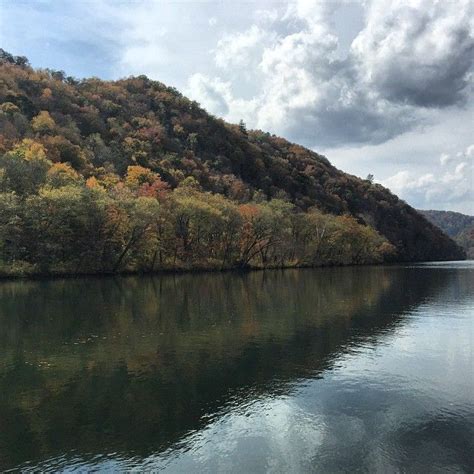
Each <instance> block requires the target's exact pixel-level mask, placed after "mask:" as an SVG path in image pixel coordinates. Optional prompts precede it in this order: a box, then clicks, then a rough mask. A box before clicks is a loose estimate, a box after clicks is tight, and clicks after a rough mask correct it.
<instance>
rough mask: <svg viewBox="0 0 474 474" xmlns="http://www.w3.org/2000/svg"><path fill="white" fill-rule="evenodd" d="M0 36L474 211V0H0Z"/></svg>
mask: <svg viewBox="0 0 474 474" xmlns="http://www.w3.org/2000/svg"><path fill="white" fill-rule="evenodd" d="M0 46H1V47H3V48H4V49H6V50H7V51H9V52H11V53H13V54H19V55H25V56H27V57H28V58H29V59H30V62H31V63H32V64H33V66H35V67H51V68H54V69H61V70H65V71H66V72H67V73H68V74H70V75H74V76H76V77H87V76H99V77H101V78H106V79H115V78H120V77H124V76H129V75H138V74H146V75H148V76H150V77H151V78H153V79H158V80H160V81H162V82H165V83H166V84H168V85H172V86H175V87H177V88H178V89H179V90H181V91H182V92H183V93H185V94H186V95H188V96H189V97H191V98H193V99H195V100H197V101H198V102H200V103H201V104H202V105H203V106H204V107H205V108H206V109H207V110H208V111H209V112H211V113H213V114H214V115H217V116H221V117H223V118H225V119H227V120H229V121H232V122H237V121H239V120H240V119H243V120H244V121H245V122H246V123H247V126H248V127H251V128H260V129H262V130H266V131H270V132H273V133H276V134H278V135H281V136H284V137H285V138H288V139H290V140H291V141H294V142H297V143H301V144H303V145H305V146H307V147H310V148H313V149H314V150H316V151H318V152H320V153H323V154H325V155H326V156H327V157H328V158H329V159H330V160H331V161H332V162H333V163H334V164H335V165H336V166H337V167H339V168H341V169H343V170H344V171H347V172H350V173H352V174H355V175H358V176H362V177H365V176H366V175H367V174H369V173H371V174H374V175H375V179H376V181H378V182H381V183H382V184H384V185H385V186H387V187H389V188H390V189H391V190H392V191H394V192H395V193H397V194H398V195H400V196H401V197H402V198H403V199H405V200H406V201H408V202H409V203H410V204H412V205H413V206H415V207H419V208H422V209H446V210H456V211H461V212H466V213H470V214H473V213H474V208H473V197H474V196H473V162H474V133H473V132H474V127H473V125H474V89H473V78H474V74H473V71H474V68H473V64H474V2H472V1H470V0H453V1H450V0H439V1H437V0H360V1H344V0H334V1H304V0H302V1H294V2H284V1H279V2H274V1H269V0H267V1H249V0H247V1H245V2H239V1H238V0H228V1H227V0H221V1H219V2H210V1H194V2H189V1H178V0H175V1H145V0H144V1H131V0H129V1H123V0H122V1H117V0H93V1H80V0H76V1H59V0H56V1H52V0H51V1H47V0H36V1H33V0H30V1H24V0H23V1H22V0H0Z"/></svg>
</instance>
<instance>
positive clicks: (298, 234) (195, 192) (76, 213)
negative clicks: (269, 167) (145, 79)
mask: <svg viewBox="0 0 474 474" xmlns="http://www.w3.org/2000/svg"><path fill="white" fill-rule="evenodd" d="M393 251H394V249H393V247H392V245H391V244H389V243H388V242H387V241H386V239H385V238H383V237H382V236H380V235H379V234H378V233H377V232H376V231H375V230H374V229H373V228H371V227H369V226H365V225H362V224H360V223H358V222H357V221H356V220H355V219H354V218H353V217H351V216H348V215H342V216H335V215H331V214H324V213H322V212H321V211H319V210H318V209H316V208H311V209H309V210H308V211H307V212H302V211H301V210H298V209H297V208H296V207H295V206H294V205H293V204H291V203H290V202H288V201H285V200H282V199H270V200H266V199H264V198H260V199H256V200H252V201H248V202H246V203H239V202H236V201H233V200H231V199H229V198H227V197H225V196H223V195H221V194H214V193H211V192H206V191H204V190H202V189H201V187H200V185H199V183H198V182H197V180H196V179H194V178H193V177H188V178H186V179H184V180H183V181H182V182H181V183H180V184H179V185H178V186H177V187H176V188H174V189H171V187H170V186H169V185H168V184H167V183H166V182H165V181H163V180H162V179H161V177H160V175H159V174H158V173H155V172H153V171H151V170H150V169H147V168H144V167H142V166H139V165H133V166H128V168H127V172H126V174H125V176H124V177H123V178H120V177H119V176H118V175H116V174H113V173H104V174H103V175H102V176H98V177H96V176H92V177H89V178H87V179H86V178H84V177H83V176H82V175H81V174H79V173H78V172H77V171H75V170H74V169H73V168H72V166H71V165H70V164H68V163H53V162H52V161H50V160H49V159H48V158H47V155H46V152H45V149H44V146H43V145H42V144H41V143H39V142H37V141H35V140H33V139H24V140H23V141H22V142H21V143H20V144H18V145H17V146H16V147H14V148H13V150H11V151H10V152H8V153H6V154H4V155H3V156H1V157H0V261H1V270H0V271H1V272H2V274H34V273H39V274H54V273H78V274H79V273H119V272H153V271H159V270H172V269H175V270H176V269H227V268H242V269H243V268H252V267H253V268H275V267H291V266H320V265H347V264H366V263H376V262H381V261H383V260H384V258H385V257H387V256H388V255H389V254H390V253H392V252H393Z"/></svg>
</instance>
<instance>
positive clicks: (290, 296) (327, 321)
mask: <svg viewBox="0 0 474 474" xmlns="http://www.w3.org/2000/svg"><path fill="white" fill-rule="evenodd" d="M473 322H474V264H473V263H472V262H459V263H456V262H453V263H443V264H425V265H413V266H405V267H403V266H397V267H395V266H393V267H358V268H357V267H354V268H335V269H317V270H285V271H266V272H253V273H248V274H236V273H225V274H203V275H176V276H163V277H129V278H128V277H127V278H117V279H114V278H102V279H100V278H90V279H78V280H67V279H66V280H51V281H10V282H7V281H5V282H0V347H1V348H2V349H1V352H0V470H8V469H13V470H15V469H18V470H21V471H28V470H31V471H39V470H41V471H84V470H102V471H110V472H114V471H117V470H133V469H136V470H152V471H156V470H164V471H169V472H198V471H199V472H238V473H242V472H285V473H286V472H366V471H372V472H374V471H377V472H399V471H404V472H472V471H473V470H474V459H473V454H472V453H473V452H474V398H473V393H474V380H473Z"/></svg>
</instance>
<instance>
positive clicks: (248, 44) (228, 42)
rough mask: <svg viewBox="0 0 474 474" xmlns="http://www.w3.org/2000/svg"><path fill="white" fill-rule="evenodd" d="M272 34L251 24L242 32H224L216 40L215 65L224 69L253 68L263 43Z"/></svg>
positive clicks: (269, 38)
mask: <svg viewBox="0 0 474 474" xmlns="http://www.w3.org/2000/svg"><path fill="white" fill-rule="evenodd" d="M273 36H274V35H273V34H272V33H271V32H266V31H264V30H262V29H261V28H259V27H258V26H257V25H252V26H251V27H250V28H249V29H248V30H246V31H243V32H238V33H233V34H225V35H224V36H223V37H222V38H221V39H220V40H219V41H218V42H217V47H216V51H215V61H216V65H217V66H218V67H221V68H224V69H227V68H230V67H234V68H247V67H249V66H253V68H255V67H256V65H257V63H258V59H259V56H260V55H261V53H262V49H263V47H264V44H265V43H266V42H268V41H269V40H271V38H272V37H273ZM252 63H254V64H252ZM244 71H245V69H244Z"/></svg>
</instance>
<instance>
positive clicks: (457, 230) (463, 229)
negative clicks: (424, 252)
mask: <svg viewBox="0 0 474 474" xmlns="http://www.w3.org/2000/svg"><path fill="white" fill-rule="evenodd" d="M418 212H419V213H420V214H423V215H424V216H425V217H426V218H427V219H428V220H429V221H430V222H431V223H432V224H434V225H436V226H438V227H439V228H440V229H441V230H442V231H443V232H444V233H446V235H449V237H451V238H452V239H453V240H454V241H455V242H457V244H458V245H460V246H461V247H462V248H463V249H464V250H465V251H466V254H467V256H468V258H471V259H472V258H474V216H468V215H466V214H461V213H460V212H452V211H432V210H430V211H418Z"/></svg>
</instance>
